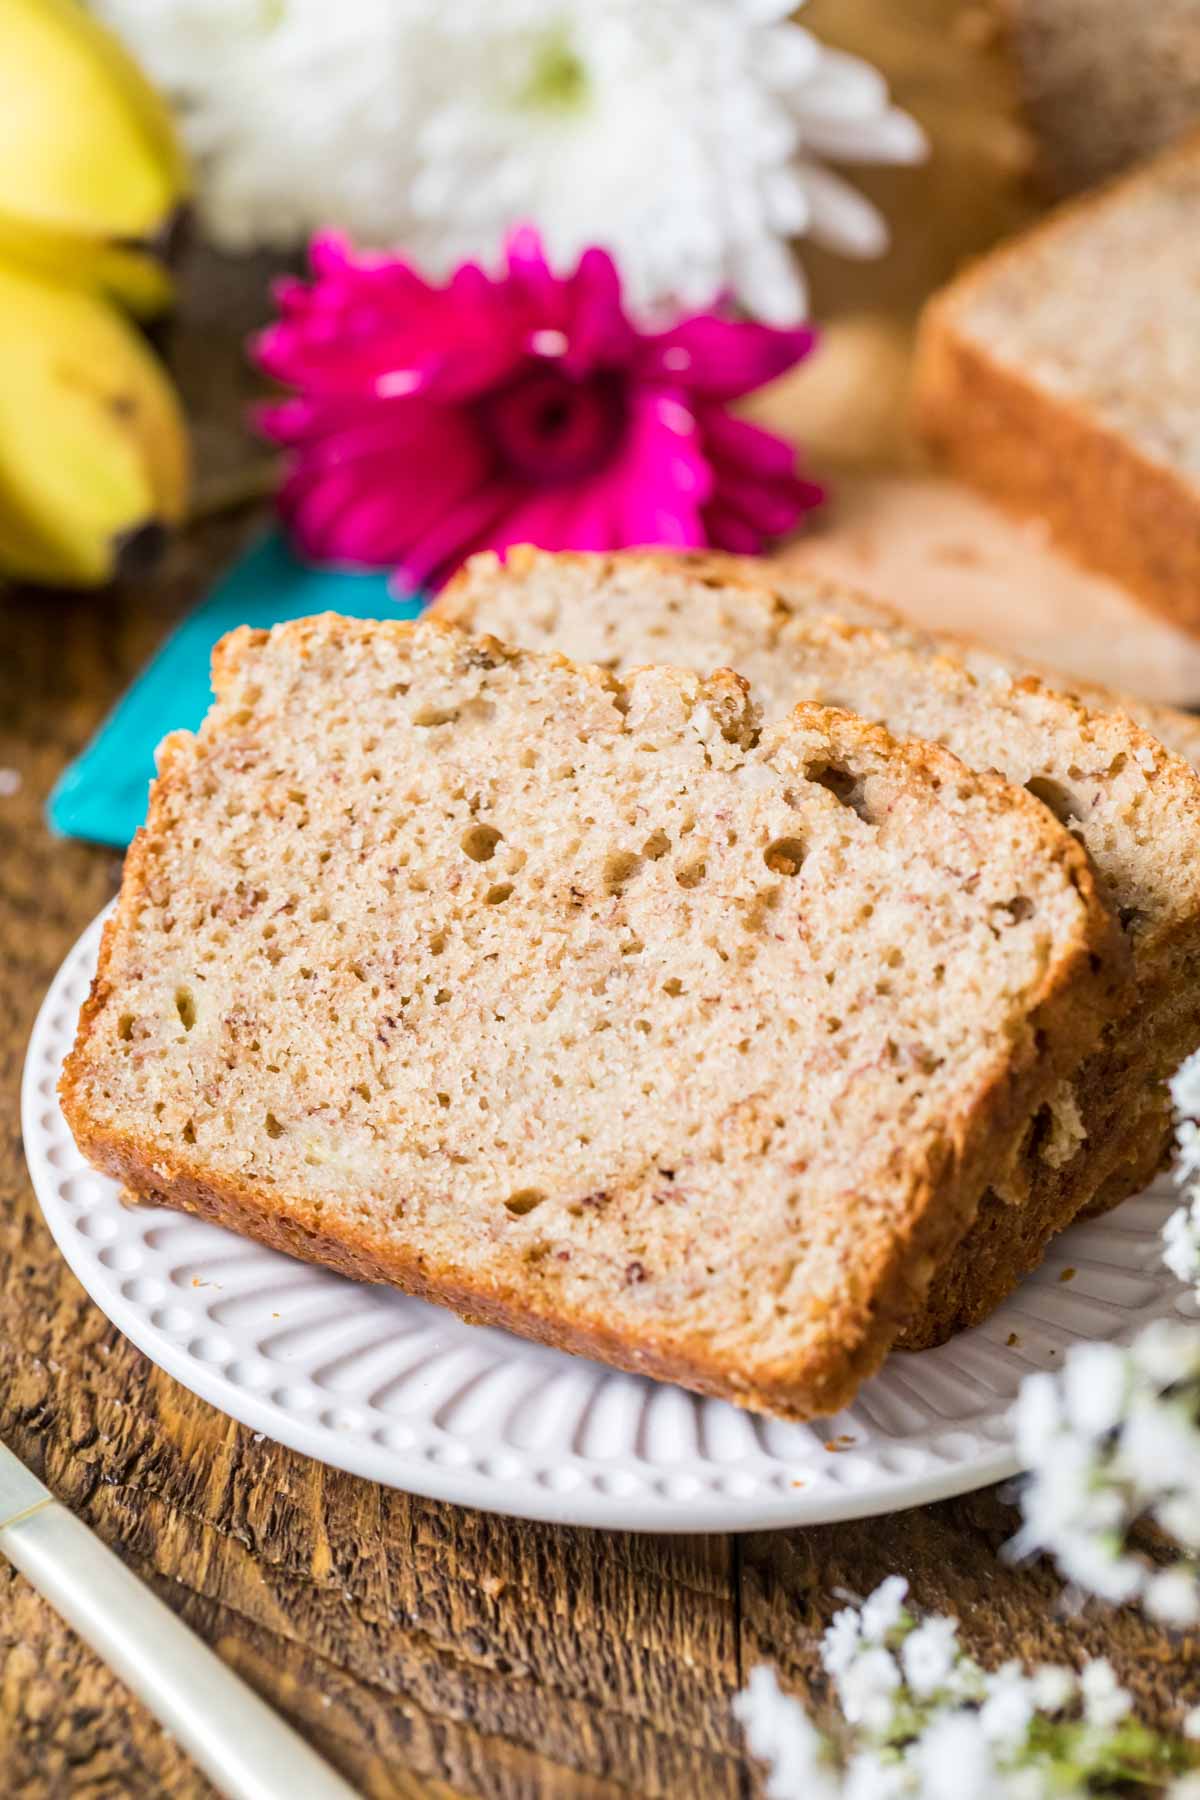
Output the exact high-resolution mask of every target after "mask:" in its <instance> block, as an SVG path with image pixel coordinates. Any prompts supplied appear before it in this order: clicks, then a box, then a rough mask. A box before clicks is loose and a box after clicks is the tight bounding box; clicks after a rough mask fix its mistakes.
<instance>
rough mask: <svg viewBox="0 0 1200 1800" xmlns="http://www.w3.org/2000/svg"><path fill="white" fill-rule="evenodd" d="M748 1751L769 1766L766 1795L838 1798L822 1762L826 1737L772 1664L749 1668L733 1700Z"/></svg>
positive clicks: (782, 1799) (790, 1799) (795, 1799)
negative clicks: (742, 1687)
mask: <svg viewBox="0 0 1200 1800" xmlns="http://www.w3.org/2000/svg"><path fill="white" fill-rule="evenodd" d="M733 1713H734V1717H735V1718H736V1719H737V1720H738V1722H739V1724H740V1725H741V1727H742V1729H743V1730H744V1732H745V1733H746V1743H747V1745H748V1746H749V1749H750V1753H751V1755H752V1756H756V1757H758V1759H759V1761H760V1762H764V1763H766V1764H767V1766H768V1767H769V1769H770V1771H771V1774H770V1778H769V1780H768V1782H767V1794H768V1795H769V1796H770V1800H799V1796H801V1795H803V1796H804V1800H809V1797H810V1796H811V1800H838V1797H839V1795H840V1793H841V1783H840V1782H839V1780H838V1778H837V1776H836V1775H835V1774H833V1773H832V1772H831V1771H830V1770H829V1769H828V1767H827V1765H826V1762H825V1751H826V1746H825V1742H824V1739H823V1738H822V1736H821V1734H820V1732H819V1731H818V1730H817V1728H816V1726H815V1725H814V1724H813V1722H812V1720H811V1719H810V1718H809V1716H808V1714H807V1713H806V1712H805V1710H804V1708H803V1707H802V1706H801V1704H800V1702H799V1701H798V1700H795V1699H793V1698H792V1696H791V1695H790V1694H785V1693H784V1692H783V1690H782V1688H781V1687H780V1685H779V1682H778V1680H777V1679H776V1675H775V1671H774V1669H768V1668H766V1667H765V1666H760V1667H758V1668H757V1669H752V1670H751V1672H750V1680H749V1682H748V1683H747V1685H746V1688H745V1691H744V1692H743V1693H740V1694H738V1695H737V1696H736V1697H735V1699H734V1702H733Z"/></svg>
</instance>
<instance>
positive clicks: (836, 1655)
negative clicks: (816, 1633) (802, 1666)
mask: <svg viewBox="0 0 1200 1800" xmlns="http://www.w3.org/2000/svg"><path fill="white" fill-rule="evenodd" d="M860 1644H861V1637H860V1634H859V1624H858V1613H857V1611H856V1610H855V1608H854V1607H852V1606H844V1607H843V1608H842V1610H841V1611H840V1612H836V1613H834V1615H833V1620H832V1623H831V1624H830V1626H829V1629H828V1630H827V1631H826V1633H825V1636H824V1638H823V1639H822V1640H821V1661H822V1662H823V1663H824V1665H825V1668H826V1669H827V1671H828V1672H829V1674H830V1675H832V1676H833V1677H834V1679H835V1680H837V1679H838V1678H839V1677H840V1676H842V1675H844V1674H845V1673H846V1670H847V1669H848V1668H849V1667H850V1664H851V1663H852V1662H853V1661H854V1658H855V1657H856V1656H857V1655H858V1652H859V1646H860Z"/></svg>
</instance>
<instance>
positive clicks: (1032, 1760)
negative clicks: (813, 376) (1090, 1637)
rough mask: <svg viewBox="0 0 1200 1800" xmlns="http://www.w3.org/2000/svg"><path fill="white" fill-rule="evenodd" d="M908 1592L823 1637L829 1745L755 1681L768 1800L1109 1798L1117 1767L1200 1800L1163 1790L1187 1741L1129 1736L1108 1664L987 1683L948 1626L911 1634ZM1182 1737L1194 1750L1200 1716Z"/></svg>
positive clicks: (747, 1720)
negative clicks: (836, 1719)
mask: <svg viewBox="0 0 1200 1800" xmlns="http://www.w3.org/2000/svg"><path fill="white" fill-rule="evenodd" d="M906 1592H907V1590H906V1589H905V1588H904V1584H903V1583H901V1582H899V1581H898V1580H896V1579H895V1578H893V1580H892V1581H891V1582H890V1583H885V1584H884V1585H883V1586H882V1587H881V1588H879V1589H877V1590H876V1592H875V1594H873V1595H872V1596H871V1598H870V1599H869V1600H868V1601H866V1602H864V1604H863V1605H862V1606H861V1607H858V1608H855V1607H848V1608H846V1609H845V1610H844V1611H843V1612H842V1613H840V1614H839V1615H838V1617H837V1619H836V1621H835V1623H834V1625H833V1626H831V1628H830V1630H829V1631H828V1632H827V1633H826V1636H825V1642H824V1646H823V1651H822V1654H823V1656H824V1658H825V1661H826V1666H827V1667H828V1664H829V1658H830V1654H831V1652H832V1656H833V1660H834V1661H835V1662H836V1663H837V1665H838V1673H837V1675H836V1677H835V1691H836V1694H837V1698H838V1701H839V1703H840V1706H841V1711H842V1721H841V1726H840V1729H838V1730H836V1731H835V1732H833V1733H832V1734H831V1735H829V1736H825V1735H823V1734H822V1733H821V1732H819V1731H818V1730H817V1729H816V1727H815V1726H814V1725H813V1724H812V1722H811V1721H810V1720H809V1719H808V1718H807V1716H806V1715H805V1714H804V1712H803V1709H802V1708H801V1707H800V1706H799V1705H798V1703H797V1702H796V1701H795V1700H791V1699H789V1698H788V1697H787V1696H786V1695H784V1694H782V1693H781V1692H780V1689H779V1685H778V1683H777V1681H776V1680H775V1677H774V1675H773V1674H772V1673H771V1672H770V1671H769V1670H767V1669H756V1670H755V1671H754V1673H753V1675H752V1676H751V1678H750V1684H749V1687H748V1689H747V1691H746V1692H745V1693H744V1694H742V1695H740V1696H739V1698H738V1700H737V1701H736V1702H735V1711H736V1713H737V1717H738V1718H739V1719H740V1720H741V1722H742V1724H743V1725H744V1726H745V1729H746V1734H747V1741H748V1742H749V1745H750V1748H751V1750H752V1752H753V1753H754V1755H756V1756H757V1757H759V1758H760V1759H761V1760H762V1761H763V1762H765V1763H766V1765H767V1789H766V1791H767V1793H768V1795H769V1796H770V1800H1088V1796H1089V1795H1092V1794H1095V1793H1098V1792H1103V1793H1107V1792H1110V1791H1111V1789H1112V1774H1113V1769H1114V1767H1117V1766H1119V1767H1120V1768H1121V1769H1122V1771H1123V1772H1126V1773H1128V1774H1129V1775H1131V1776H1132V1777H1133V1783H1134V1785H1138V1784H1139V1783H1140V1784H1141V1785H1142V1786H1144V1787H1145V1788H1147V1789H1152V1790H1153V1791H1154V1792H1155V1793H1168V1794H1169V1795H1170V1796H1171V1800H1200V1792H1197V1791H1196V1788H1195V1786H1194V1785H1193V1786H1189V1783H1190V1780H1191V1778H1190V1777H1185V1778H1184V1779H1183V1781H1182V1782H1180V1783H1174V1784H1171V1783H1168V1784H1167V1786H1166V1787H1165V1788H1164V1785H1163V1778H1162V1770H1163V1768H1164V1767H1165V1766H1167V1765H1168V1762H1169V1759H1170V1758H1171V1757H1172V1756H1174V1757H1176V1758H1179V1760H1181V1761H1186V1760H1187V1759H1186V1756H1185V1755H1183V1744H1182V1740H1180V1741H1177V1742H1175V1743H1171V1742H1169V1741H1168V1740H1166V1739H1163V1738H1159V1737H1156V1736H1155V1734H1154V1733H1152V1732H1147V1731H1146V1730H1145V1728H1144V1727H1141V1726H1139V1727H1137V1728H1136V1730H1135V1731H1133V1732H1132V1733H1131V1732H1130V1731H1129V1729H1128V1727H1127V1726H1126V1724H1125V1721H1126V1720H1127V1719H1128V1717H1129V1714H1130V1711H1131V1707H1132V1701H1131V1699H1130V1696H1129V1695H1128V1694H1127V1693H1126V1692H1125V1690H1124V1688H1122V1687H1121V1685H1120V1683H1119V1682H1118V1681H1117V1678H1116V1675H1115V1673H1114V1672H1113V1669H1112V1668H1111V1666H1110V1665H1109V1664H1108V1663H1107V1662H1104V1661H1100V1662H1090V1663H1087V1664H1085V1666H1084V1668H1083V1670H1082V1672H1081V1674H1080V1675H1078V1676H1077V1675H1076V1674H1075V1673H1074V1672H1073V1671H1072V1670H1071V1669H1067V1668H1058V1667H1055V1666H1053V1665H1042V1666H1041V1667H1039V1668H1036V1669H1034V1670H1033V1671H1032V1672H1027V1671H1026V1670H1025V1669H1024V1668H1023V1667H1022V1666H1021V1664H1020V1663H1017V1662H1009V1663H1005V1664H1004V1666H1003V1667H1002V1668H1000V1669H997V1670H996V1671H995V1672H994V1673H991V1674H988V1673H986V1672H985V1671H984V1670H983V1669H981V1668H980V1667H979V1665H978V1664H977V1663H976V1662H974V1661H973V1660H972V1658H971V1657H969V1656H968V1655H967V1654H966V1653H965V1651H963V1650H962V1649H961V1648H960V1646H959V1644H958V1635H957V1633H958V1625H957V1621H956V1620H954V1619H950V1618H941V1617H933V1618H929V1619H926V1620H925V1621H923V1622H919V1621H918V1620H916V1619H915V1618H914V1617H913V1616H912V1614H911V1612H910V1611H909V1610H908V1608H907V1607H906V1606H905V1605H904V1604H903V1602H904V1600H905V1595H906ZM868 1609H870V1611H869V1617H870V1626H869V1628H868V1627H867V1626H866V1625H865V1624H864V1623H863V1621H864V1618H865V1617H866V1616H867V1615H868ZM881 1638H883V1639H886V1642H881V1641H879V1640H880V1639H881ZM872 1640H874V1641H872ZM914 1672H915V1676H916V1679H914ZM1184 1730H1185V1732H1187V1733H1188V1734H1190V1735H1192V1736H1195V1737H1196V1738H1200V1707H1197V1708H1196V1709H1195V1713H1194V1714H1189V1715H1188V1718H1187V1720H1186V1721H1185V1723H1184Z"/></svg>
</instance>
